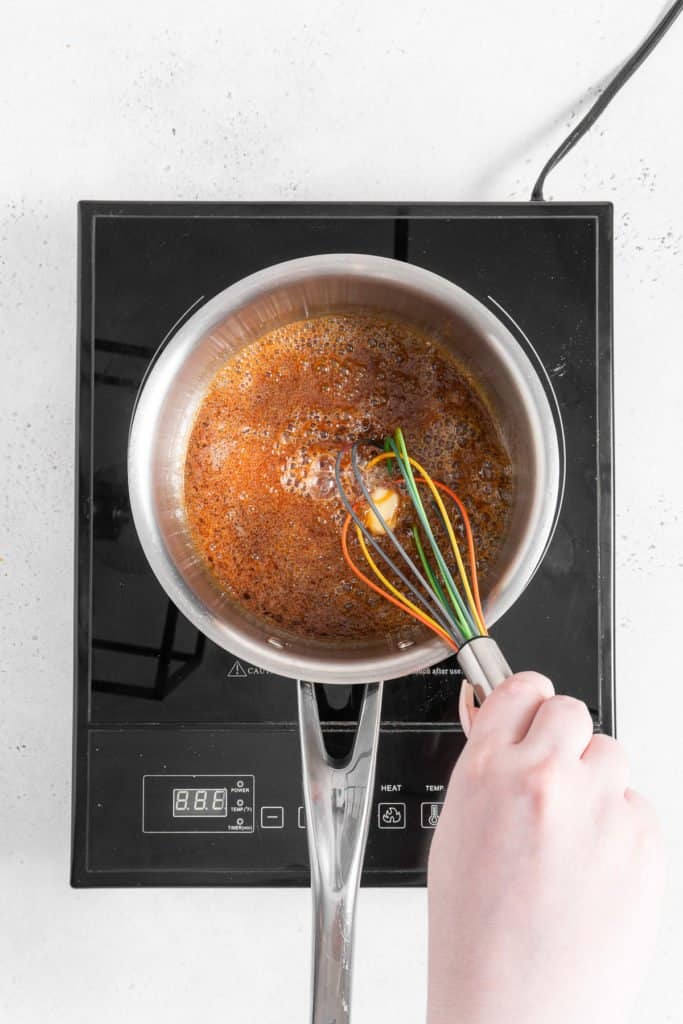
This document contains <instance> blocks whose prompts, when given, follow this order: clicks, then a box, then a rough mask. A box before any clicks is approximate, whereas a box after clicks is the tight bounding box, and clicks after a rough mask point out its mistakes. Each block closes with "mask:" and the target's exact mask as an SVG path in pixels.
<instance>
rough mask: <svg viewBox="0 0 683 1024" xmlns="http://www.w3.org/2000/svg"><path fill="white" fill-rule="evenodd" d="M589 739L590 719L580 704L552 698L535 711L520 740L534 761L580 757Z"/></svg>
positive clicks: (571, 698)
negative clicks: (551, 757)
mask: <svg viewBox="0 0 683 1024" xmlns="http://www.w3.org/2000/svg"><path fill="white" fill-rule="evenodd" d="M592 737H593V719H592V718H591V716H590V712H589V710H588V708H587V707H586V705H585V704H584V703H583V701H580V700H576V699H575V698H574V697H565V696H556V697H551V698H550V700H546V701H544V702H543V704H541V706H540V707H539V708H538V710H537V712H536V714H535V716H534V720H533V722H532V723H531V725H530V726H529V730H528V732H527V734H526V736H525V737H524V740H523V741H522V746H523V747H524V750H525V753H527V754H530V755H531V756H532V757H533V758H534V760H545V758H547V757H550V756H556V757H560V758H572V759H574V758H580V757H581V756H582V755H583V753H584V751H585V750H586V747H587V746H588V744H589V743H590V742H591V739H592Z"/></svg>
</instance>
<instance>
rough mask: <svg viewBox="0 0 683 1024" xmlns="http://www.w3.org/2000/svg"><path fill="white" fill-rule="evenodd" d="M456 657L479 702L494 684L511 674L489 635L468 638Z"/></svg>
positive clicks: (496, 645)
mask: <svg viewBox="0 0 683 1024" xmlns="http://www.w3.org/2000/svg"><path fill="white" fill-rule="evenodd" d="M457 659H458V664H459V665H460V668H461V669H462V670H463V672H464V673H465V678H466V679H467V680H468V682H470V683H471V684H472V687H473V689H474V693H475V695H476V698H477V700H478V701H479V703H480V704H483V703H484V701H485V700H486V698H487V697H488V696H489V694H491V693H492V692H493V690H494V689H495V688H496V686H499V685H500V684H501V683H502V682H503V680H505V679H508V678H509V676H511V675H512V669H511V668H510V666H509V665H508V663H507V661H506V660H505V657H504V656H503V652H502V651H501V649H500V647H499V646H498V644H497V643H496V641H495V640H494V639H493V638H492V637H490V636H475V637H474V638H473V639H472V640H468V641H467V643H466V644H464V645H463V646H462V647H461V648H460V650H459V651H458V654H457Z"/></svg>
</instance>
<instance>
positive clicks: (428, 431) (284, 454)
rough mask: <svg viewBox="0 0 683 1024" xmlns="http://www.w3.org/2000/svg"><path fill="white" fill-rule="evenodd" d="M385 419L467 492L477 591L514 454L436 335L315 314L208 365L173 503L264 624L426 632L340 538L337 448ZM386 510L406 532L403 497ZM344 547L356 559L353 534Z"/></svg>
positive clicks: (340, 637)
mask: <svg viewBox="0 0 683 1024" xmlns="http://www.w3.org/2000/svg"><path fill="white" fill-rule="evenodd" d="M397 426H401V427H402V429H403V432H404V435H405V437H406V440H407V443H408V448H409V451H410V453H411V455H412V456H413V457H414V458H416V459H417V460H418V461H419V462H420V463H421V464H422V465H423V466H424V467H425V468H426V469H427V470H428V471H429V472H430V473H431V475H432V476H433V477H434V478H435V479H437V480H441V481H443V482H444V483H445V484H448V485H449V486H450V487H451V488H453V490H455V491H456V492H457V493H458V495H459V496H460V497H461V499H462V500H463V501H464V503H465V505H466V507H467V509H468V512H469V514H470V517H471V522H472V528H473V533H474V539H475V543H476V546H477V560H478V567H479V574H480V581H481V585H482V590H483V592H484V593H486V589H487V587H486V581H487V575H488V574H489V571H490V569H491V568H492V567H493V566H494V565H495V561H496V557H497V555H498V552H499V550H500V546H501V544H502V542H503V540H504V537H505V533H506V529H507V525H508V520H509V512H510V505H511V499H512V470H511V465H510V458H509V455H508V453H507V450H506V448H505V445H504V442H503V440H502V437H501V434H500V431H499V429H498V427H497V425H496V423H495V422H494V420H493V418H492V416H491V413H490V412H489V410H488V408H487V406H486V405H485V403H484V402H483V400H482V399H481V397H480V396H479V394H478V393H477V390H476V387H475V385H474V384H473V382H472V381H471V379H470V378H469V377H468V375H467V374H466V373H465V372H464V371H463V369H462V368H461V367H459V366H458V364H457V363H456V362H455V360H454V359H453V358H452V356H451V355H450V353H449V352H448V351H447V350H446V349H445V348H444V347H443V346H441V345H440V344H439V343H437V342H436V341H435V340H433V339H431V338H429V337H428V336H426V335H424V334H422V333H421V332H419V331H418V330H417V329H416V328H415V327H413V326H410V325H408V324H405V323H402V322H400V321H396V320H391V319H388V318H387V317H384V316H379V315H376V314H371V313H367V314H365V313H352V314H337V315H327V316H319V317H315V318H311V319H308V320H302V321H299V322H296V323H291V324H287V325H286V326H284V327H280V328H277V329H276V330H273V331H270V332H269V333H268V334H266V335H264V336H263V337H262V338H260V339H259V340H257V341H255V342H253V343H252V344H250V345H248V346H247V347H246V348H244V349H242V350H241V351H240V352H239V353H238V354H237V355H235V356H233V357H232V358H231V359H230V360H229V361H227V362H226V363H225V365H224V366H223V367H222V368H221V369H220V370H219V372H218V373H217V374H216V376H215V378H214V380H213V381H212V383H211V386H210V387H209V389H208V391H207V394H206V396H205V398H204V400H203V402H202V404H201V407H200V409H199V411H198V414H197V417H196V420H195V423H194V427H193V430H192V434H191V437H190V441H189V444H188V449H187V456H186V462H185V510H186V514H187V518H188V522H189V526H190V529H191V533H192V536H193V539H194V543H195V545H196V547H197V550H198V552H199V553H200V554H201V556H202V558H203V559H204V560H205V562H206V564H207V566H208V567H209V569H210V571H211V573H212V575H213V577H214V579H215V582H216V584H217V585H218V586H219V587H220V588H221V590H223V591H224V592H225V593H226V594H227V595H228V596H229V597H230V598H231V599H233V600H234V601H236V602H237V603H238V604H239V605H240V606H241V607H242V608H243V609H244V610H246V611H248V612H249V613H250V614H251V615H252V616H254V617H256V619H257V620H259V621H260V622H261V623H262V624H263V625H264V626H265V628H266V629H268V628H273V627H275V628H276V629H277V630H278V631H285V632H287V633H289V634H292V635H294V636H298V637H302V638H305V639H308V640H311V639H315V640H318V641H323V642H325V641H329V642H330V643H339V642H340V641H344V642H346V643H349V642H350V643H357V644H360V645H363V644H368V643H373V642H376V641H377V640H378V638H380V637H387V638H389V639H394V638H395V639H405V638H407V637H410V638H412V639H414V638H416V637H418V636H422V635H423V632H424V627H422V626H419V625H417V623H414V622H413V621H412V620H411V619H410V618H409V617H408V616H407V615H406V614H405V613H404V612H402V611H400V610H399V609H397V608H395V607H394V606H392V605H391V604H389V602H387V601H385V600H383V599H382V598H381V597H379V596H378V595H377V594H374V593H373V592H372V591H371V590H370V589H369V588H367V587H366V586H365V585H364V584H363V583H361V582H360V581H359V580H357V579H356V577H355V576H354V575H353V573H352V572H351V571H350V569H349V568H348V567H347V566H346V564H345V562H344V560H343V557H342V552H341V545H340V532H341V526H342V523H343V521H344V518H345V512H344V509H343V506H342V504H341V501H340V499H339V496H338V493H337V488H336V485H335V479H334V464H335V459H336V456H337V453H338V452H339V451H340V449H342V448H346V447H347V446H348V445H349V444H351V443H353V442H354V441H359V440H366V441H367V440H370V439H381V438H382V437H384V435H385V434H390V433H392V432H393V431H394V429H395V428H396V427H397ZM363 452H365V461H367V459H368V458H369V457H370V456H371V455H372V454H373V452H372V451H371V450H370V449H369V448H367V447H366V449H361V453H363ZM371 476H372V480H370V481H369V482H370V483H371V485H372V486H371V489H372V487H381V486H384V487H389V488H391V487H393V486H394V485H393V484H392V483H391V479H390V478H389V477H388V475H387V471H386V467H385V466H377V467H376V468H375V469H373V470H372V471H371ZM394 518H395V521H396V531H397V533H398V535H399V536H400V537H401V539H402V540H403V541H405V542H406V543H410V541H409V536H410V534H409V530H410V525H411V523H412V521H413V520H414V516H413V515H412V510H411V507H410V503H409V501H408V499H407V498H406V496H405V494H404V495H403V497H400V500H399V503H398V508H397V509H395V513H394ZM456 520H457V516H454V521H456ZM392 521H393V520H392ZM382 543H383V544H386V545H389V544H390V542H389V540H388V538H386V537H383V538H382ZM351 550H352V553H353V555H354V558H355V560H356V562H357V563H360V564H362V555H361V554H360V552H359V550H358V546H357V544H354V543H353V538H352V544H351ZM387 550H389V548H387Z"/></svg>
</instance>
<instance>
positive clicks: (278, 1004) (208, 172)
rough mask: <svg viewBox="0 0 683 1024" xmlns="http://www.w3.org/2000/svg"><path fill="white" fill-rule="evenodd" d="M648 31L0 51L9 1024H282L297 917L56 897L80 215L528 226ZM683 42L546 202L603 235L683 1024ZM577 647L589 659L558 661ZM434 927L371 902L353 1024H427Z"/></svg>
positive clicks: (84, 11) (1, 993) (119, 33)
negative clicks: (509, 205)
mask: <svg viewBox="0 0 683 1024" xmlns="http://www.w3.org/2000/svg"><path fill="white" fill-rule="evenodd" d="M661 9H662V3H661V0H645V2H643V3H640V4H635V3H630V4H623V3H618V2H617V0H578V2H577V3H573V4H566V3H562V2H560V0H543V2H541V0H528V2H527V3H525V4H497V5H490V4H474V3H472V4H467V5H465V4H463V3H460V4H457V3H452V2H450V3H444V2H441V0H438V2H434V3H431V4H424V5H423V4H419V3H410V4H409V3H397V2H393V3H392V2H389V0H381V2H378V0H375V2H374V3H372V2H367V0H366V2H364V3H358V2H356V0H347V2H345V3H339V2H329V3H320V0H317V2H310V3H302V2H298V0H290V2H288V3H279V2H275V0H269V2H258V0H257V2H254V3H250V4H249V3H247V4H245V3H239V4H237V3H232V4H226V3H224V2H223V3H217V2H213V3H206V2H201V0H200V2H197V3H194V4H187V3H180V2H177V0H169V2H166V3H164V4H161V3H158V4H153V3H150V4H144V3H141V2H139V0H138V2H135V3H132V2H130V0H119V2H118V3H117V4H116V5H114V6H112V5H103V4H90V5H88V4H83V3H79V2H77V0H64V2H62V3H60V4H48V3H47V2H43V3H40V2H39V3H33V4H29V3H25V2H24V3H22V2H19V0H16V2H15V0H9V4H8V5H6V6H5V8H4V11H3V17H2V22H3V24H2V32H1V33H0V111H1V114H2V118H1V123H2V140H3V150H4V156H3V160H2V166H1V167H0V222H1V224H0V331H1V339H2V340H1V348H0V351H1V353H2V373H0V419H1V423H2V426H1V428H0V429H1V431H2V442H3V443H2V449H1V453H0V460H1V472H0V480H1V481H2V494H1V496H0V507H1V508H2V514H1V517H0V555H1V556H2V562H1V563H0V573H1V577H2V586H1V588H0V602H1V608H0V636H1V641H0V644H1V646H0V653H1V657H0V672H1V673H2V684H1V689H0V693H1V695H2V712H0V787H1V794H0V1018H2V1019H3V1020H6V1021H8V1022H11V1024H24V1022H27V1024H28V1022H30V1024H34V1022H36V1024H37V1022H43V1021H61V1020H68V1021H70V1022H71V1024H81V1022H83V1024H85V1022H88V1024H89V1022H90V1021H92V1020H93V1019H97V1021H98V1022H99V1024H114V1022H119V1021H120V1020H121V1019H127V1020H131V1021H138V1020H146V1021H164V1024H176V1022H178V1024H180V1022H181V1021H182V1022H186V1021H187V1019H188V1018H192V1017H196V1018H199V1017H201V1018H203V1019H209V1018H211V1019H216V1018H217V1017H218V1019H228V1020H235V1021H239V1022H240V1024H251V1022H254V1024H257V1022H258V1024H262V1022H264V1021H270V1020H276V1019H277V1020H278V1021H279V1022H281V1024H285V1022H289V1021H291V1022H294V1021H296V1022H301V1021H303V1020H305V1019H306V1014H307V1004H308V958H309V896H308V893H307V892H305V891H273V890H263V891H235V890H227V889H223V890H220V889H218V890H203V891H199V890H197V891H192V890H187V889H185V890H158V891H130V890H121V891H116V890H109V891H107V890H93V891H83V890H81V891H74V890H72V889H70V888H69V884H68V871H69V828H70V769H71V707H72V650H71V648H72V563H73V507H72V506H73V467H74V460H73V429H74V420H73V408H74V358H75V340H76V202H77V201H78V200H79V199H84V198H87V199H166V200H174V199H184V200H191V199H203V200H240V199H252V200H266V199H268V200H278V199H281V200H295V199H300V200H323V199H338V200H344V199H354V200H358V199H366V200H378V201H381V200H388V201H394V200H405V201H408V200H414V201H418V200H434V201H437V200H444V201H445V200H506V199H513V200H516V199H526V198H528V194H529V192H530V189H531V185H532V183H533V179H534V178H535V174H536V172H537V171H538V169H539V168H540V166H541V164H542V163H543V162H544V160H545V158H546V156H547V155H548V154H549V152H550V150H551V149H552V148H554V146H555V145H556V143H557V142H558V141H559V140H560V138H561V137H563V136H564V134H565V133H566V130H567V127H568V125H569V124H570V123H572V121H573V119H574V117H575V115H576V113H577V111H578V110H579V109H580V108H581V106H582V104H585V101H586V99H587V97H588V96H589V95H590V96H592V95H593V92H592V89H593V87H594V86H595V84H596V83H598V82H600V80H601V79H602V77H603V76H604V75H605V74H606V73H608V72H610V71H611V70H612V69H613V68H614V67H615V65H616V64H617V63H619V62H620V61H621V59H622V58H623V57H624V56H625V54H626V53H628V52H629V51H630V49H631V48H633V47H634V46H635V45H636V44H637V43H638V42H639V41H640V39H641V38H642V36H643V35H644V34H645V32H646V31H647V30H649V28H650V27H651V24H652V22H653V21H654V19H655V18H656V17H658V16H659V14H660V13H661ZM682 52H683V20H681V22H680V23H679V24H677V25H676V26H675V27H674V28H673V30H672V31H671V33H670V34H669V36H668V37H667V39H666V40H665V41H664V43H663V44H662V45H661V47H660V48H659V49H658V50H657V51H656V53H655V54H654V55H653V56H652V58H651V59H650V60H649V61H648V62H647V64H646V65H645V66H644V67H643V68H641V70H640V71H639V72H638V74H637V76H636V78H634V79H633V80H632V82H631V83H629V85H627V86H626V89H625V91H624V92H623V93H622V94H621V95H620V96H619V97H618V99H617V100H616V101H615V102H614V104H613V106H612V107H611V108H610V110H609V111H608V112H607V114H606V115H605V116H604V119H603V120H602V121H601V122H600V123H599V125H598V127H597V128H596V130H594V131H593V132H592V133H591V134H590V136H589V137H588V138H587V139H585V140H584V141H583V142H582V143H581V144H580V146H579V148H577V150H576V151H575V152H574V153H573V154H572V155H571V156H570V157H568V159H567V161H566V163H564V164H563V165H562V167H561V168H560V169H559V170H558V171H557V172H556V173H554V174H553V175H552V176H551V178H550V179H549V183H548V188H547V196H548V197H549V198H556V199H565V200H574V199H576V200H610V201H612V202H613V203H614V204H615V227H616V267H615V303H616V307H615V310H616V313H615V326H616V452H617V467H616V468H617V530H616V539H617V666H618V669H617V687H618V708H617V710H618V723H619V731H620V736H621V738H622V740H623V742H624V744H625V745H626V747H627V748H628V750H629V752H630V754H631V758H632V764H633V779H634V785H635V786H636V787H637V788H639V789H641V790H642V791H644V792H645V793H647V794H648V795H650V796H652V797H654V798H655V800H656V802H657V804H658V806H659V808H660V811H661V815H662V817H663V819H664V823H665V827H666V831H667V834H668V837H669V841H670V846H671V864H672V871H671V875H672V880H671V887H670V892H669V899H668V906H667V916H666V921H665V927H664V931H663V935H662V940H661V945H660V950H659V956H658V959H657V963H656V966H655V969H654V971H653V973H652V975H651V976H650V979H649V982H648V985H647V988H646V990H645V991H644V993H643V995H642V1000H641V1005H640V1008H639V1014H638V1015H637V1019H646V1020H648V1021H651V1022H653V1024H655V1022H656V1024H659V1022H665V1021H679V1020H681V1018H682V1017H683V972H682V971H681V952H682V951H683V882H682V877H681V869H680V864H681V861H682V859H683V814H682V812H681V794H680V791H679V780H680V779H681V770H680V758H679V756H678V750H679V749H680V743H681V715H682V714H683V682H682V681H681V679H680V678H679V677H680V672H681V668H680V664H681V659H680V654H679V645H680V635H681V629H682V628H683V627H682V624H681V612H680V594H681V581H682V580H683V523H682V520H681V510H682V509H683V474H682V473H681V469H680V457H681V456H680V451H681V449H680V434H681V425H682V417H681V408H682V406H683V397H682V386H681V375H682V373H683V333H682V332H683V329H682V327H681V322H682V321H681V291H682V290H683V273H682V268H683V256H682V248H683V202H682V199H681V181H683V136H682V135H681V132H680V128H674V125H675V124H676V122H678V124H679V125H680V121H681V117H682V114H683V109H682V107H681V93H682V86H681V53H682ZM580 642H581V638H580V637H577V643H580ZM425 918H426V913H425V896H424V893H423V892H422V891H393V890H392V891H387V890H384V891H373V890H366V891H363V893H362V896H361V900H360V916H359V922H358V930H357V936H358V945H357V954H356V979H355V992H354V1001H355V1016H354V1020H355V1022H356V1024H370V1022H372V1024H376V1022H377V1021H384V1020H391V1021H393V1022H395V1024H409V1022H410V1024H413V1022H416V1021H420V1020H421V1019H423V1014H424V995H425V963H426V952H425V938H426V927H425V924H426V921H425Z"/></svg>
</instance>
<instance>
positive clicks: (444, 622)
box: [334, 452, 452, 633]
mask: <svg viewBox="0 0 683 1024" xmlns="http://www.w3.org/2000/svg"><path fill="white" fill-rule="evenodd" d="M342 457H343V452H340V453H339V454H338V455H337V459H336V462H335V467H334V475H335V480H336V483H337V490H338V492H339V496H340V498H341V501H342V504H343V505H344V508H345V509H346V511H347V513H348V517H347V522H346V524H345V526H346V531H347V532H348V524H349V523H350V522H351V521H353V522H354V523H355V525H356V528H357V529H359V530H361V531H362V534H363V536H364V538H365V539H366V540H367V541H369V542H370V544H371V545H372V547H373V548H374V550H375V551H376V552H377V554H378V555H379V556H380V558H382V560H383V561H384V563H385V565H388V566H389V568H390V569H391V571H392V572H393V573H395V574H396V576H397V577H398V578H399V579H400V580H401V582H402V583H403V584H405V586H406V587H407V588H408V590H409V591H410V593H411V594H413V595H414V597H415V598H416V599H417V601H419V603H420V604H421V605H422V607H423V608H425V609H426V610H427V615H428V616H429V617H433V618H434V619H436V621H437V622H438V623H439V625H440V627H441V629H443V630H444V632H446V633H450V631H451V629H452V627H451V624H450V622H449V620H448V617H447V616H446V614H445V609H444V608H443V607H442V606H440V605H439V603H438V601H437V599H436V598H435V596H434V594H432V592H431V591H430V590H429V587H428V586H427V585H426V583H425V581H424V580H423V579H422V576H421V574H420V573H419V571H418V570H417V568H416V566H415V565H414V563H413V562H412V560H411V559H410V558H409V556H408V555H407V553H406V552H405V551H404V550H403V547H402V545H401V544H400V542H399V541H398V540H396V541H395V543H396V546H397V547H398V549H399V550H400V552H401V553H402V555H403V557H404V559H405V560H406V561H407V563H408V565H409V567H410V568H411V569H412V571H413V572H415V574H416V575H417V577H418V579H419V580H420V581H421V582H422V584H423V586H424V588H425V590H426V591H427V593H428V595H429V599H425V598H424V597H423V595H422V594H421V593H420V591H419V590H418V589H417V587H416V586H415V585H414V583H413V582H412V581H411V580H410V579H408V577H407V576H406V575H405V573H404V572H402V570H401V569H400V567H399V566H397V565H396V564H395V563H394V561H393V560H392V559H391V558H390V557H389V555H388V554H387V553H386V551H384V550H383V548H382V547H381V545H380V544H379V543H378V542H377V541H376V540H375V538H374V537H373V536H372V534H370V532H369V531H368V530H367V529H366V527H365V526H364V524H363V522H362V520H361V519H360V517H359V516H358V514H357V512H356V510H355V508H354V507H353V504H352V503H351V501H350V500H349V497H348V495H347V493H346V490H345V488H344V484H343V482H342V478H341V461H342ZM364 497H366V500H367V499H368V498H369V503H370V507H373V506H374V509H373V511H374V512H375V514H376V515H378V521H382V520H383V518H384V517H383V516H382V515H381V512H380V511H379V509H378V508H377V506H376V505H375V503H374V502H373V501H372V498H371V497H370V495H369V492H368V491H367V489H365V495H364ZM392 536H393V535H392ZM345 557H346V554H345ZM346 560H347V562H348V563H349V565H350V566H351V567H352V568H353V570H354V572H355V573H356V575H359V572H358V571H356V567H355V565H354V563H353V561H352V559H351V558H350V557H349V558H347V559H346ZM371 568H372V566H371ZM362 575H363V574H361V576H362ZM363 578H364V579H366V580H367V577H363ZM373 589H375V590H377V589H378V588H376V587H373ZM380 593H384V592H383V591H380ZM384 596H386V594H385V595H384Z"/></svg>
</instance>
